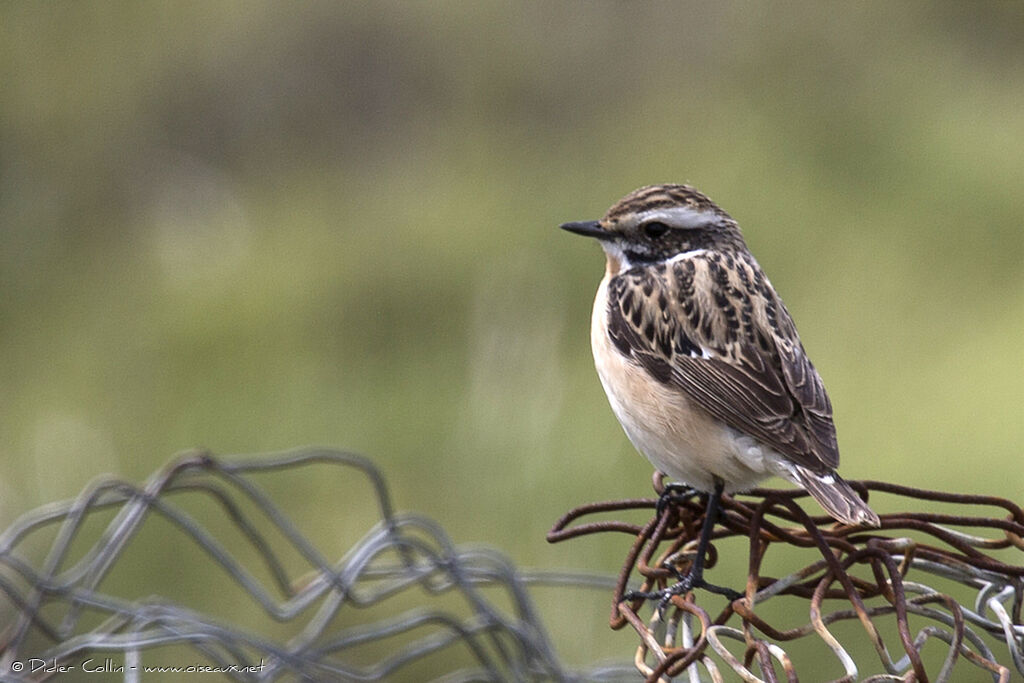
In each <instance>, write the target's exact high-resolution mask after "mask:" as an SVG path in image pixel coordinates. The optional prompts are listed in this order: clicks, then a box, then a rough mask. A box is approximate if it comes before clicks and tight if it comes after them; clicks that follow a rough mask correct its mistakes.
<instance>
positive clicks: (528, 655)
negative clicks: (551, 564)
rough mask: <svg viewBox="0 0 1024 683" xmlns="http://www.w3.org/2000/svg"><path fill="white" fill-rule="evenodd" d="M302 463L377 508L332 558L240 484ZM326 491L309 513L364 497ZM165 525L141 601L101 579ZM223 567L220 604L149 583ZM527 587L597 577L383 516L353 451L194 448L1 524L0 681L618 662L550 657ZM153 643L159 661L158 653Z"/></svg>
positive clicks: (403, 675)
mask: <svg viewBox="0 0 1024 683" xmlns="http://www.w3.org/2000/svg"><path fill="white" fill-rule="evenodd" d="M302 468H312V470H311V471H308V476H310V477H317V478H322V477H324V476H325V474H330V473H332V472H333V473H335V474H340V475H341V476H342V477H343V478H344V479H347V480H356V482H357V484H358V485H359V487H360V488H359V490H365V491H367V492H368V496H366V500H367V501H369V502H370V503H371V504H375V505H376V507H377V510H376V513H377V519H376V523H374V524H372V525H371V526H370V528H368V529H366V530H365V533H364V534H363V535H362V537H361V538H360V539H359V540H358V541H356V542H355V543H354V544H353V545H351V546H350V547H349V548H348V549H347V551H346V552H345V553H344V556H343V557H341V558H340V559H331V558H328V557H327V556H325V554H324V552H322V551H321V550H320V549H319V548H318V547H316V545H315V544H314V543H313V542H312V541H311V540H310V539H309V537H308V536H307V535H306V534H304V533H303V532H302V530H301V529H300V528H299V526H298V525H297V524H296V523H295V522H294V520H292V519H291V518H289V516H288V515H287V514H285V512H284V511H283V509H282V507H281V506H280V504H279V503H280V501H278V500H276V499H275V497H274V496H273V495H271V494H269V493H268V492H267V490H266V488H265V487H264V486H261V485H259V484H258V483H257V481H256V480H255V479H256V475H262V477H263V478H262V479H261V481H260V483H262V484H267V483H271V484H272V483H273V480H274V476H275V475H278V474H280V473H282V472H283V471H295V470H300V469H302ZM323 468H327V470H328V471H327V472H325V471H324V469H323ZM303 474H307V472H303ZM197 499H198V500H201V501H207V502H209V501H212V502H213V503H214V504H215V512H214V513H213V514H212V515H210V516H208V517H202V518H200V517H197V516H196V515H194V514H192V513H191V512H190V510H191V509H192V507H194V506H191V507H190V505H189V503H190V502H191V503H194V502H196V500H197ZM338 502H340V503H341V505H342V509H341V510H340V511H337V510H328V509H325V510H324V511H323V513H322V516H323V517H324V518H325V519H341V518H343V517H344V515H345V514H346V510H347V513H348V514H349V515H350V516H352V515H353V513H357V512H359V513H362V512H364V510H362V509H357V508H356V505H362V506H363V507H364V508H365V507H366V501H362V500H360V501H354V500H348V501H344V500H342V501H338ZM332 515H333V516H332ZM364 516H367V517H370V518H372V517H373V512H372V511H369V514H367V515H364ZM167 524H170V525H171V527H172V528H173V530H175V531H176V532H177V533H180V534H181V535H180V536H174V535H173V534H172V538H173V540H172V541H170V542H172V543H174V551H175V555H176V557H180V560H181V562H180V566H176V567H167V568H161V572H160V574H161V576H162V577H163V579H164V581H163V583H162V584H160V585H147V586H146V587H145V589H144V590H146V591H147V592H148V593H150V594H152V597H145V598H141V599H132V598H130V597H128V596H125V595H124V593H125V589H124V588H123V587H122V586H118V585H117V582H116V581H114V580H112V579H111V575H112V574H113V573H115V572H116V570H118V569H119V568H120V569H125V567H124V566H123V565H131V564H132V563H133V562H134V563H138V562H139V561H140V558H139V556H138V554H137V553H136V554H132V553H131V549H132V548H133V546H135V545H137V544H138V543H139V542H140V541H141V540H142V539H146V538H150V539H151V538H153V537H154V536H155V535H162V536H163V539H162V542H163V543H164V544H167V543H168V542H169V541H168V540H167V536H168V535H169V534H168V528H167ZM97 525H98V527H99V532H98V533H97ZM40 550H43V551H44V552H42V553H40ZM41 554H42V555H43V558H42V559H41V560H40V559H36V558H38V556H39V555H41ZM188 556H197V557H204V558H206V559H207V560H210V561H211V562H212V564H210V563H207V564H205V565H203V564H200V565H196V564H195V563H194V562H190V561H188V560H187V557H188ZM145 560H146V558H145V557H143V558H142V561H145ZM197 567H198V568H197ZM296 567H298V571H297V572H296ZM224 580H226V581H227V582H228V583H229V585H230V586H231V590H232V591H233V593H232V594H233V595H234V594H237V595H238V596H240V598H239V599H238V600H237V601H235V604H233V605H232V606H231V608H230V610H229V611H228V612H226V613H225V612H220V613H217V612H216V611H215V610H214V609H213V607H212V606H211V605H207V604H201V605H195V604H188V603H187V601H185V600H174V599H171V598H170V597H168V596H167V595H160V594H159V592H160V591H161V590H163V591H166V590H167V589H168V588H170V587H173V586H190V585H201V584H208V583H211V582H218V581H220V582H222V583H223V581H224ZM530 584H556V585H566V584H571V585H575V586H578V587H579V586H584V587H589V588H595V587H599V588H603V589H604V590H609V589H611V587H612V583H611V582H610V581H605V582H604V583H601V582H600V581H597V580H595V577H592V576H586V575H563V574H543V575H541V574H537V573H533V574H526V573H524V572H521V571H520V570H518V569H517V568H516V567H515V566H514V565H513V564H512V563H511V562H510V561H509V560H508V559H507V558H505V557H504V556H503V555H501V554H500V553H498V552H495V551H491V550H488V549H483V548H478V547H472V548H464V547H460V546H457V545H455V544H453V543H452V542H451V540H450V539H449V538H448V536H447V534H446V533H445V531H444V529H443V527H442V526H441V525H439V524H438V523H436V522H435V521H433V520H431V519H428V518H426V517H424V516H421V515H416V514H411V513H397V512H395V511H394V509H393V506H392V502H391V498H390V495H389V494H388V490H387V487H386V485H385V482H384V479H383V477H382V476H381V473H380V472H379V471H378V470H377V468H376V467H375V466H374V465H373V463H372V462H371V461H370V460H368V459H367V458H364V457H361V456H359V455H355V454H351V453H343V452H338V451H331V450H302V451H293V452H287V453H281V454H269V455H258V456H249V457H235V458H217V457H214V456H212V455H210V454H209V453H205V452H197V453H192V454H188V455H185V456H183V457H180V458H178V459H176V460H174V461H172V462H171V463H169V464H168V465H167V466H166V467H165V468H163V469H162V470H160V471H158V472H156V473H155V474H154V475H153V476H151V477H150V478H149V480H148V481H147V482H146V483H145V484H144V485H142V486H138V485H135V484H132V483H128V482H124V481H121V480H118V479H114V478H110V477H104V478H101V479H98V480H97V481H95V482H94V483H93V484H91V485H89V486H88V487H87V488H86V489H85V490H84V491H82V493H81V494H80V495H79V496H78V498H76V499H75V500H72V501H67V502H60V503H53V504H50V505H47V506H44V507H42V508H40V509H38V510H35V511H32V512H29V513H27V514H25V515H23V516H22V517H21V518H20V519H18V520H16V521H15V522H14V523H13V524H12V525H11V526H10V527H9V528H8V529H7V530H6V531H5V532H3V533H2V534H0V615H2V616H3V622H0V623H2V624H4V626H3V628H2V630H0V681H12V682H13V681H17V682H22V681H38V680H45V679H47V678H50V677H53V676H55V675H57V674H58V673H59V674H70V675H75V674H80V673H82V672H85V673H96V672H101V673H108V674H120V676H121V677H122V678H123V680H125V681H129V682H133V681H138V680H144V679H145V678H146V677H148V674H150V673H160V672H170V673H186V674H188V673H207V672H214V673H221V674H223V675H224V676H226V677H228V678H230V679H233V680H239V681H271V680H279V679H285V680H297V679H298V680H308V681H325V680H330V681H381V680H416V681H423V680H431V679H434V680H443V681H445V682H447V683H455V682H458V681H548V680H551V681H576V680H579V681H584V680H585V681H611V680H616V681H617V680H623V678H624V676H625V675H626V672H629V673H631V674H633V675H635V671H632V667H628V666H624V665H620V666H614V665H612V666H603V667H602V666H595V667H591V668H589V669H587V670H585V671H572V670H570V669H569V668H567V667H566V666H565V665H564V664H563V663H562V662H561V660H560V659H559V657H558V656H557V655H556V653H555V651H554V648H553V647H552V644H551V642H550V640H549V638H548V636H547V634H546V632H545V630H544V628H543V624H542V622H541V620H540V618H539V616H538V613H537V611H536V609H535V606H534V603H533V601H532V600H531V597H530V594H529V591H528V587H529V585H530ZM235 589H240V590H235ZM371 608H372V609H371ZM243 615H248V616H243ZM252 615H256V616H257V617H266V618H267V619H265V620H262V621H261V620H260V619H258V618H253V616H252ZM267 620H269V621H270V622H271V624H270V625H269V626H268V625H267V624H266V623H263V622H264V621H267ZM168 652H172V653H174V655H175V657H176V661H175V663H173V664H171V665H167V664H166V658H167V657H168V656H169V655H168ZM87 658H88V659H87ZM161 660H163V661H164V662H165V663H164V664H160V662H161ZM193 662H195V663H193ZM181 664H184V665H185V666H180V665H181ZM63 677H64V676H61V678H63ZM83 678H84V676H83ZM87 680H92V679H91V678H89V679H87ZM105 680H110V678H109V677H108V678H106V679H105Z"/></svg>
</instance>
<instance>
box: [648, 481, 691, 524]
mask: <svg viewBox="0 0 1024 683" xmlns="http://www.w3.org/2000/svg"><path fill="white" fill-rule="evenodd" d="M698 494H699V491H697V489H695V488H693V487H692V486H687V485H686V484H666V485H665V490H664V491H662V492H661V495H660V496H658V504H657V505H656V506H655V508H654V511H655V516H656V517H657V518H658V519H661V516H662V515H663V514H665V510H666V509H667V508H668V506H669V505H678V504H679V503H682V502H683V501H685V500H688V499H690V498H692V497H693V496H695V495H698Z"/></svg>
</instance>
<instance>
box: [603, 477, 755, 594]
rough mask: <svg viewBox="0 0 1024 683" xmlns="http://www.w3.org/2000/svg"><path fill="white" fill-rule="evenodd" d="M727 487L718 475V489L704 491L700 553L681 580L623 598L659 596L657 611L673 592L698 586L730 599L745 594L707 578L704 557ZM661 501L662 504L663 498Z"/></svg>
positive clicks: (698, 550)
mask: <svg viewBox="0 0 1024 683" xmlns="http://www.w3.org/2000/svg"><path fill="white" fill-rule="evenodd" d="M724 491H725V482H724V481H722V480H721V479H718V478H716V479H715V490H714V491H713V492H712V493H711V494H710V495H707V494H705V495H706V498H707V512H706V514H705V515H704V526H703V527H701V530H700V540H698V542H697V556H696V557H695V558H694V560H693V564H692V565H691V566H690V570H689V571H688V572H686V574H678V573H677V577H678V578H679V581H678V582H677V583H675V584H673V585H671V586H669V587H668V588H665V589H664V590H660V591H652V592H650V593H644V592H641V591H630V592H629V593H626V595H625V596H624V598H623V599H625V600H635V599H637V598H643V599H645V600H658V601H659V603H658V611H661V610H663V609H665V606H666V605H668V602H669V600H671V599H672V596H673V595H683V594H684V593H687V592H689V591H691V590H693V589H695V588H703V589H704V590H706V591H710V592H711V593H717V594H718V595H724V596H725V597H727V598H729V599H730V600H737V599H739V598H742V597H743V594H742V593H739V592H737V591H734V590H732V589H731V588H725V587H724V586H716V585H714V584H711V583H708V582H707V581H705V580H704V560H705V556H706V555H707V552H708V546H709V545H711V533H712V532H713V531H714V529H715V523H716V522H717V521H718V515H719V513H720V507H721V502H722V493H723V492H724ZM664 497H665V494H662V498H664ZM658 502H659V504H660V503H661V500H659V501H658Z"/></svg>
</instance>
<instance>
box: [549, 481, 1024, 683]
mask: <svg viewBox="0 0 1024 683" xmlns="http://www.w3.org/2000/svg"><path fill="white" fill-rule="evenodd" d="M851 484H853V485H854V486H855V488H857V489H859V490H860V491H861V492H866V491H870V492H878V493H884V494H886V495H887V497H888V496H891V497H896V498H898V499H899V503H900V506H901V507H902V506H904V505H906V506H907V507H909V508H911V509H912V508H913V507H914V506H915V505H918V506H919V505H920V503H921V501H932V502H933V503H945V504H954V505H955V506H956V507H957V511H958V512H959V514H939V513H931V512H927V513H926V512H904V513H892V514H883V515H881V519H882V525H881V528H879V529H861V528H853V527H848V526H843V525H840V524H838V523H834V522H833V521H832V520H831V519H829V518H827V517H812V516H810V515H808V514H807V513H806V512H805V511H804V510H803V509H802V508H801V507H800V505H799V503H798V500H799V499H800V498H801V497H804V496H806V494H805V493H803V492H801V491H776V490H767V489H758V490H754V491H752V492H750V493H749V494H741V495H734V496H725V497H724V498H723V513H722V516H721V517H720V520H719V523H718V527H717V529H716V531H715V533H714V535H713V537H712V538H713V539H714V540H715V541H717V542H721V541H724V540H726V539H729V538H731V537H739V538H746V539H747V541H748V544H749V549H750V554H749V572H748V575H747V580H746V590H745V596H744V597H742V598H740V599H737V600H735V601H733V602H732V603H731V604H728V605H726V606H725V608H724V609H723V610H722V611H721V612H720V613H718V614H717V615H716V616H714V617H713V616H712V615H711V613H710V612H708V611H707V609H706V608H705V607H703V606H702V605H701V604H698V598H699V600H700V602H701V603H703V602H704V601H705V600H707V601H708V602H712V601H713V600H711V599H714V600H717V601H719V602H720V601H721V600H722V598H720V597H718V596H713V595H710V594H707V593H701V594H698V595H695V594H694V593H692V592H691V593H688V594H686V595H685V596H679V595H676V596H673V597H672V598H671V604H670V605H666V609H663V610H658V609H652V611H653V612H654V614H653V616H652V617H651V618H650V619H649V620H648V621H646V622H645V621H644V619H643V618H642V617H641V616H640V613H641V612H642V611H643V609H642V607H643V605H642V601H626V600H624V596H625V595H626V594H627V590H628V588H627V584H628V582H629V580H630V576H631V575H632V574H633V573H634V572H635V573H637V574H639V575H640V577H641V578H642V580H643V587H642V590H643V591H647V592H649V591H654V590H658V589H664V588H665V587H666V586H669V585H671V584H673V583H674V582H675V581H676V580H677V577H678V576H679V575H680V574H681V573H682V572H685V571H687V570H688V568H689V564H690V562H691V561H692V557H693V550H694V547H695V545H696V539H697V537H698V533H699V530H700V528H701V526H702V524H703V515H704V506H703V505H702V504H701V503H700V502H698V500H697V497H696V496H693V497H691V498H689V499H687V500H684V501H681V502H679V503H678V504H674V505H670V506H669V507H668V509H667V511H666V514H664V515H662V517H661V518H657V517H655V518H653V519H651V520H650V521H649V522H648V523H646V524H643V525H637V524H631V523H627V522H622V521H598V522H590V523H585V524H580V523H576V522H577V520H579V519H580V518H582V517H585V516H588V515H595V514H607V513H609V512H620V513H621V512H623V511H628V510H636V509H641V510H642V509H649V508H652V507H654V506H655V502H656V501H655V500H647V499H643V500H622V501H613V502H606V503H594V504H590V505H584V506H581V507H578V508H576V509H574V510H572V511H570V512H569V513H568V514H566V515H565V516H564V517H563V518H562V519H561V520H559V521H558V523H557V524H556V525H555V526H554V528H553V529H552V530H551V532H549V534H548V540H549V541H551V542H558V541H563V540H566V539H570V538H576V537H579V536H583V535H587V534H595V533H609V532H618V533H626V534H629V535H631V536H634V537H635V538H634V540H633V543H632V546H631V548H630V550H629V552H628V554H627V556H626V560H625V563H624V564H623V567H622V571H621V573H620V575H619V580H618V585H617V586H616V589H615V591H614V597H613V600H612V615H611V627H612V628H613V629H619V628H622V627H624V626H626V625H627V624H628V625H629V626H631V627H632V628H633V629H634V630H635V631H636V633H637V635H638V637H639V641H640V642H639V646H638V649H637V652H636V657H635V663H636V666H637V668H638V669H639V670H640V672H641V673H642V674H643V675H644V676H645V678H646V680H647V681H652V682H653V681H666V680H669V679H672V678H674V677H679V678H680V679H681V680H688V681H698V680H708V679H710V680H712V681H723V680H727V679H726V678H725V676H724V674H723V671H728V670H731V671H732V672H734V673H735V674H737V675H739V676H740V678H741V679H742V680H744V681H776V680H780V677H781V678H784V680H789V681H795V680H797V669H798V666H797V663H796V662H794V661H793V660H792V659H791V657H790V656H789V655H788V654H787V652H786V651H785V649H783V646H782V644H784V643H790V642H793V641H797V640H799V639H803V638H811V637H813V636H817V637H818V638H819V639H820V641H821V642H822V643H823V644H824V646H825V647H827V651H831V653H832V654H833V655H834V657H835V658H836V660H837V662H838V663H839V665H840V666H841V667H842V671H843V672H844V675H843V676H842V677H841V678H839V679H837V680H840V681H853V680H860V679H858V676H859V667H864V668H866V667H867V666H868V665H867V663H866V662H864V661H861V662H859V663H855V662H854V658H853V657H852V656H851V655H850V653H849V649H850V647H851V644H852V642H853V640H854V636H856V633H855V632H852V631H850V630H846V631H845V632H844V635H843V637H842V638H840V637H838V636H837V635H836V634H835V633H834V632H833V631H834V630H835V626H833V625H836V624H838V623H839V622H844V621H851V622H855V623H859V624H860V626H861V627H862V631H863V633H862V639H863V638H867V640H868V641H869V642H870V644H871V645H872V647H873V649H874V651H875V652H876V653H877V658H878V660H879V662H880V664H881V668H882V669H883V670H884V672H882V673H878V674H875V675H870V676H868V677H867V678H864V679H863V680H867V681H897V680H899V681H929V680H935V681H961V680H968V678H967V677H968V676H969V675H971V672H970V671H968V669H969V667H970V666H974V667H978V669H980V670H982V671H985V672H988V673H989V674H991V676H992V679H993V680H995V681H1000V682H1002V681H1008V680H1010V675H1011V668H1010V667H1013V668H1014V669H1016V671H1017V672H1018V674H1022V675H1024V622H1022V621H1021V604H1022V601H1024V552H1022V551H1024V540H1022V539H1024V511H1022V509H1021V507H1020V506H1019V505H1017V504H1015V503H1013V502H1011V501H1009V500H1006V499H1003V498H996V497H991V496H974V495H962V494H952V493H942V492H937V491H924V490H920V489H913V488H909V487H906V486H896V485H893V484H887V483H883V482H877V481H867V482H851ZM663 490H664V488H663V484H662V479H661V477H660V476H658V475H656V476H655V491H656V492H657V493H659V494H660V493H661V492H662V491H663ZM887 502H888V501H887ZM812 504H813V503H812ZM877 509H878V508H877V507H876V510H877ZM996 510H999V511H1000V516H996V517H994V516H992V513H993V512H995V511H996ZM574 523H576V524H575V525H574ZM783 546H786V547H787V548H788V549H789V552H788V553H783V555H784V558H783V559H784V560H785V561H786V562H787V563H788V565H789V566H788V569H789V572H790V573H788V574H787V575H785V576H781V577H778V578H775V577H771V576H767V575H765V565H766V558H767V556H768V555H769V550H771V551H772V555H773V557H778V555H779V550H780V549H782V547H783ZM997 555H1005V556H1006V558H1003V559H1000V557H997ZM715 557H716V553H715V552H714V548H713V546H712V550H711V552H710V553H709V565H713V564H714V562H715ZM794 558H795V559H794ZM1007 558H1008V559H1009V561H1004V559H1007ZM936 582H938V583H941V584H944V585H948V586H949V589H948V592H944V591H940V590H938V589H936V588H933V587H931V585H929V584H934V583H936ZM950 593H956V594H957V597H959V595H960V594H963V595H964V596H965V598H968V599H964V598H961V599H960V600H958V599H957V597H954V595H951V594H950ZM782 596H789V597H793V598H797V599H799V600H802V601H804V602H805V604H806V607H805V609H806V613H807V622H806V623H805V624H803V625H800V626H796V627H793V628H786V629H783V628H780V627H778V626H776V625H773V624H772V623H771V621H772V618H771V617H765V616H763V615H764V614H765V612H766V611H768V612H769V613H771V612H770V610H771V607H772V604H773V602H776V601H779V600H781V599H782ZM972 596H973V600H970V599H969V598H970V597H972ZM965 605H971V606H965ZM790 609H791V610H792V608H791V607H790ZM912 617H914V619H913V621H914V624H915V626H913V627H912V625H911V621H912V619H911V618H912ZM886 620H889V621H890V622H891V621H894V622H895V632H896V636H895V641H896V643H897V645H896V647H898V648H899V649H901V650H902V653H903V654H902V656H900V657H898V658H894V656H893V655H891V654H890V650H889V647H888V645H887V644H886V640H885V638H884V637H883V635H882V633H883V631H885V630H889V631H891V630H892V628H891V626H892V624H891V623H889V624H886V623H883V622H885V621H886ZM737 622H738V623H737ZM830 627H832V628H831V629H830ZM886 627H888V629H887V628H886ZM915 628H916V632H914V631H915ZM984 636H988V637H989V640H988V642H986V638H985V637H984ZM891 640H892V639H890V644H892V643H891ZM727 641H733V642H739V643H741V644H742V653H741V654H740V655H737V654H735V653H734V652H733V651H732V650H730V648H729V647H728V646H727ZM936 641H941V642H943V643H945V644H946V649H945V654H944V656H942V657H941V658H938V662H937V664H936V665H935V666H933V667H932V668H931V670H929V668H928V666H926V662H925V658H924V656H923V652H922V650H923V648H924V647H925V645H926V644H928V643H933V642H936ZM990 643H991V644H992V645H993V646H998V652H999V654H996V651H993V649H992V648H991V647H990ZM934 647H935V646H932V648H931V649H934ZM934 659H936V658H935V657H932V658H931V659H930V660H929V661H932V660H934ZM721 664H724V666H725V667H726V668H725V669H723V668H722V667H721V666H720V665H721ZM731 679H732V676H731V675H730V680H731ZM971 680H973V679H971Z"/></svg>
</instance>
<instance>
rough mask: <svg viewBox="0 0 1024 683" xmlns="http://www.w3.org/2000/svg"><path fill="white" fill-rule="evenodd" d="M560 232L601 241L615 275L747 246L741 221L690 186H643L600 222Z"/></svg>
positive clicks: (566, 227) (575, 225)
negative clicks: (685, 255) (681, 256)
mask: <svg viewBox="0 0 1024 683" xmlns="http://www.w3.org/2000/svg"><path fill="white" fill-rule="evenodd" d="M561 227H562V229H563V230H568V231H569V232H574V233H576V234H578V235H584V236H586V237H593V238H595V239H597V240H598V241H599V242H600V243H601V246H602V247H603V248H604V250H605V253H606V254H607V255H608V267H609V270H611V271H612V272H618V271H619V270H629V269H630V268H633V267H636V266H643V265H650V264H655V263H661V262H664V261H667V260H669V259H671V258H673V257H675V256H678V255H679V254H683V253H687V252H693V251H697V250H701V249H707V250H717V251H728V250H731V249H736V248H744V247H745V245H744V244H743V236H742V235H741V234H740V229H739V226H737V225H736V221H734V220H733V219H732V217H731V216H729V214H727V213H726V212H725V211H723V210H722V209H721V208H719V207H718V205H716V204H715V203H714V202H713V201H711V200H710V199H708V198H707V196H706V195H704V194H702V193H701V192H699V191H697V190H695V189H694V188H692V187H690V186H688V185H650V186H648V187H641V188H640V189H639V190H636V191H634V192H631V193H630V194H628V195H626V196H625V197H623V198H622V199H620V200H619V201H618V202H616V203H615V205H614V206H612V208H610V209H608V213H606V214H605V216H604V218H602V219H601V220H599V221H580V222H575V223H564V224H563V225H562V226H561Z"/></svg>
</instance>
